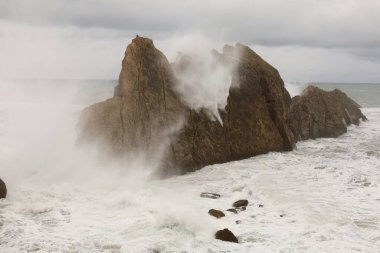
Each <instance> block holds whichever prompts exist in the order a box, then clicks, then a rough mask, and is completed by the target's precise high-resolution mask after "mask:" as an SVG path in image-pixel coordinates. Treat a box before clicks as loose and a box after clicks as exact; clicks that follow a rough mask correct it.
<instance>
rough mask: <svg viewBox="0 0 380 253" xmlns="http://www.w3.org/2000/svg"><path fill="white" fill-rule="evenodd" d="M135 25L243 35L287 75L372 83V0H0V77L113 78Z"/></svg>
mask: <svg viewBox="0 0 380 253" xmlns="http://www.w3.org/2000/svg"><path fill="white" fill-rule="evenodd" d="M136 34H139V35H141V36H147V37H150V38H152V39H153V40H154V41H155V44H156V46H157V47H158V48H159V49H161V50H162V51H164V52H165V53H166V54H167V56H168V58H169V59H172V58H173V57H175V50H176V49H178V48H180V47H179V46H178V45H182V46H183V45H185V44H186V46H192V47H195V48H196V47H203V46H210V45H212V46H213V47H216V48H217V49H220V48H221V46H222V45H223V44H225V43H229V44H231V43H235V42H241V43H244V44H247V45H249V46H251V47H252V49H253V50H254V51H256V52H257V53H259V54H260V55H261V56H262V57H263V58H264V59H266V60H267V61H268V62H269V63H271V64H272V65H273V66H275V67H276V68H277V69H278V70H279V71H280V73H281V75H282V77H283V79H284V80H285V81H288V82H294V81H298V82H312V81H325V82H328V81H332V82H377V83H380V1H379V0H286V1H285V0H261V1H259V0H230V1H228V0H160V1H158V0H151V1H147V0H137V1H132V0H103V1H101V0H56V1H55V0H0V78H80V79H81V78H90V79H99V78H100V79H117V77H118V73H119V71H120V64H121V60H122V58H123V54H124V50H125V47H126V46H127V44H128V43H129V42H130V40H131V38H133V37H134V36H135V35H136Z"/></svg>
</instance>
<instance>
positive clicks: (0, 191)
mask: <svg viewBox="0 0 380 253" xmlns="http://www.w3.org/2000/svg"><path fill="white" fill-rule="evenodd" d="M6 196H7V187H6V185H5V183H4V181H3V180H1V178H0V199H3V198H5V197H6Z"/></svg>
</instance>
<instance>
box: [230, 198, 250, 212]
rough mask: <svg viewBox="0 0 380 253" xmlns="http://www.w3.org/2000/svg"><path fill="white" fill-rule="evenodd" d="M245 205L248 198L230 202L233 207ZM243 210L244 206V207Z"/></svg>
mask: <svg viewBox="0 0 380 253" xmlns="http://www.w3.org/2000/svg"><path fill="white" fill-rule="evenodd" d="M247 205H248V200H246V199H241V200H238V201H236V202H234V203H233V204H232V206H233V207H235V208H241V207H246V206H247ZM244 210H245V208H244Z"/></svg>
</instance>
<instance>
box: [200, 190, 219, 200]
mask: <svg viewBox="0 0 380 253" xmlns="http://www.w3.org/2000/svg"><path fill="white" fill-rule="evenodd" d="M200 197H201V198H209V199H218V198H220V194H217V193H212V192H202V193H201V195H200Z"/></svg>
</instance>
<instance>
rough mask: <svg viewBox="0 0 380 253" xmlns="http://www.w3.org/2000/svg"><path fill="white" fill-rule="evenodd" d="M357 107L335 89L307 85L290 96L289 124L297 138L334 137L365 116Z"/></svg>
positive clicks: (358, 106) (356, 123) (364, 118)
mask: <svg viewBox="0 0 380 253" xmlns="http://www.w3.org/2000/svg"><path fill="white" fill-rule="evenodd" d="M359 108H360V105H358V104H357V103H356V102H355V101H353V100H352V99H351V98H349V97H348V96H347V95H346V94H345V93H344V92H342V91H340V90H338V89H335V90H333V91H324V90H322V89H320V88H317V87H314V86H309V87H307V88H306V89H305V90H304V91H303V93H302V95H300V96H295V97H294V98H293V99H292V103H291V109H290V113H289V124H290V128H291V130H292V132H293V134H294V136H295V138H296V139H297V140H306V139H316V138H321V137H338V136H339V135H342V134H344V133H346V132H347V126H348V125H351V124H355V125H359V123H360V120H363V121H365V120H367V118H366V117H365V116H364V115H363V113H362V112H361V110H360V109H359Z"/></svg>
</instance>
